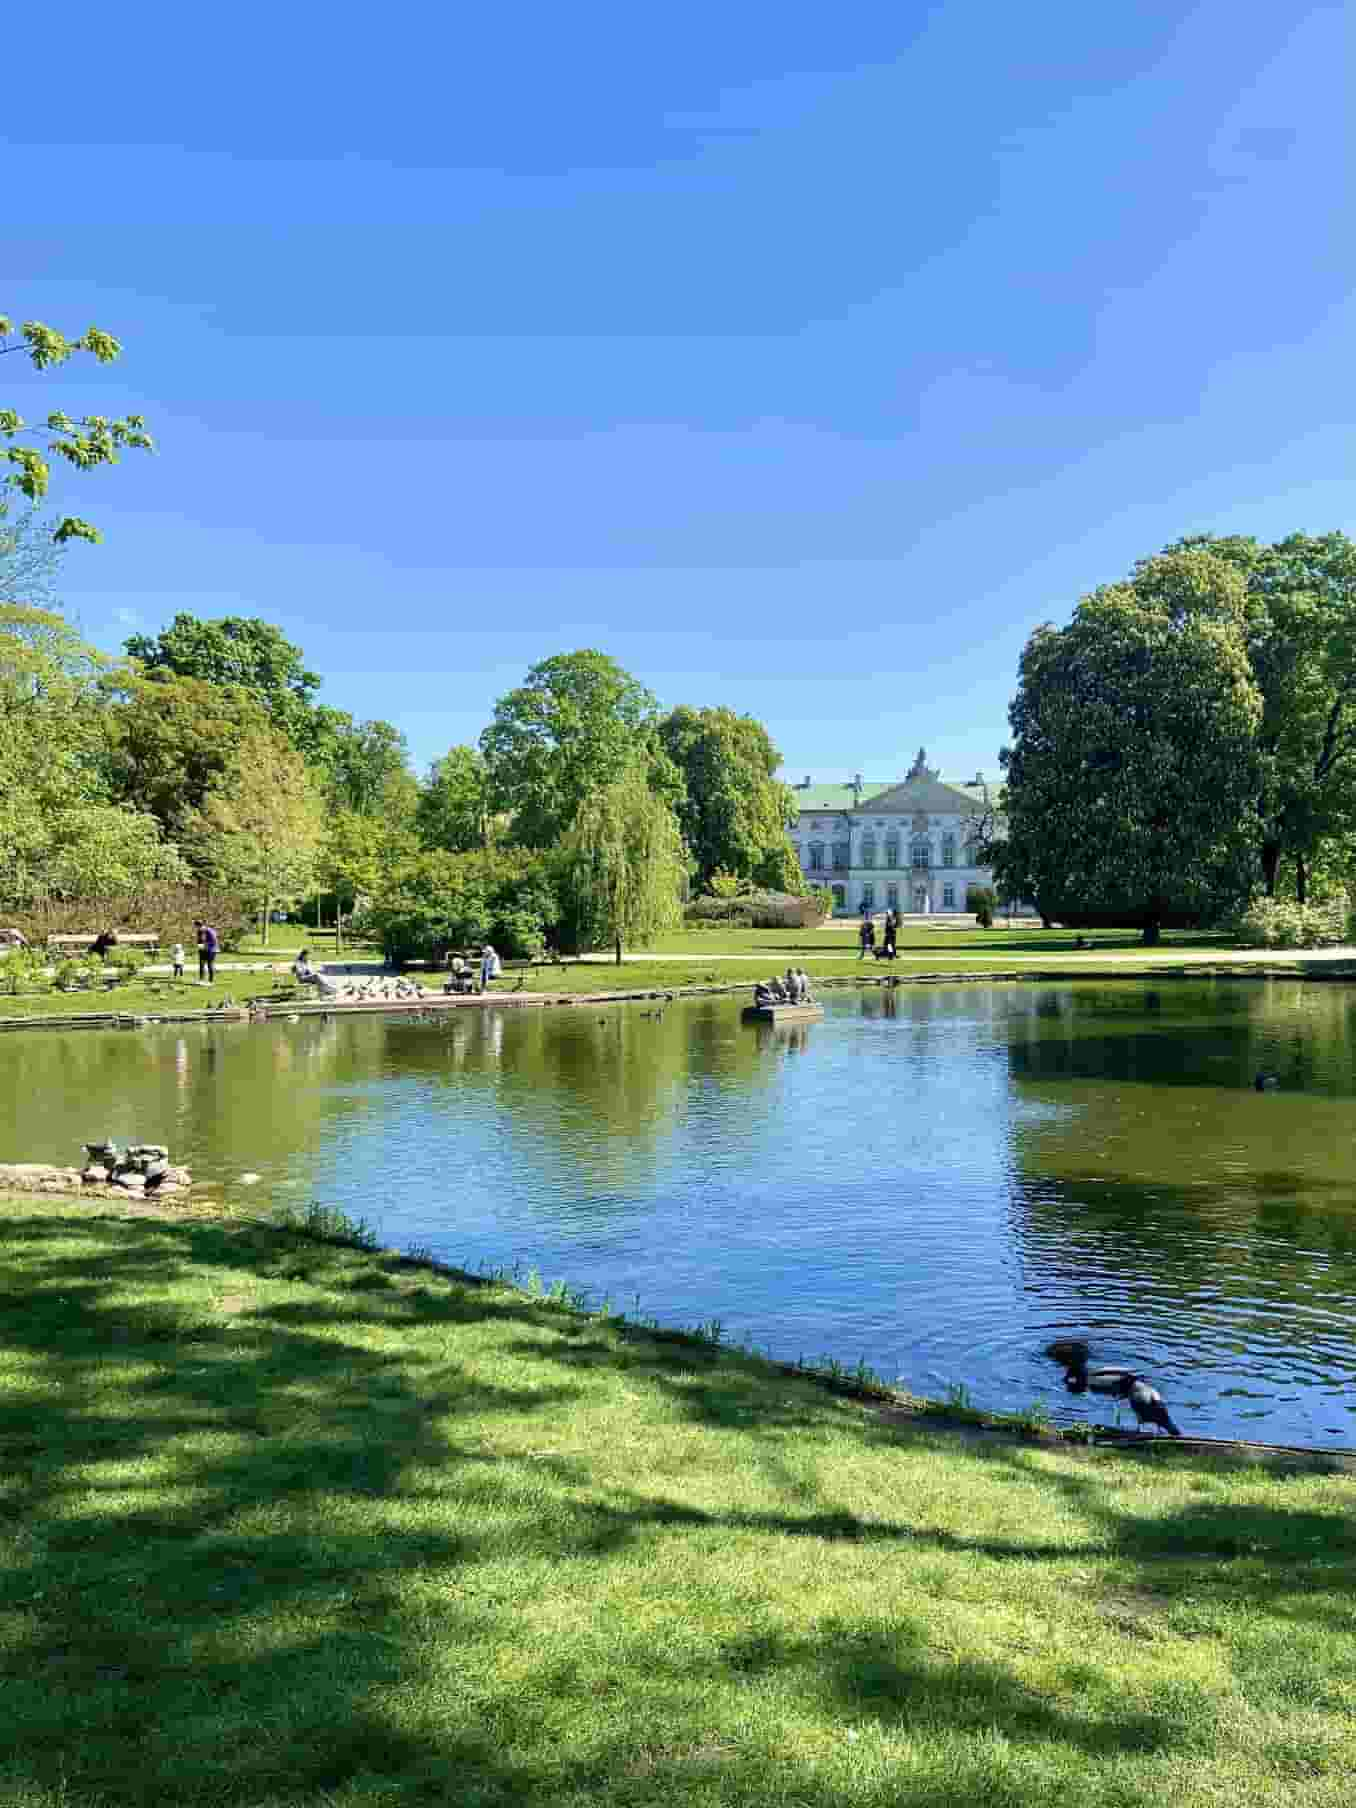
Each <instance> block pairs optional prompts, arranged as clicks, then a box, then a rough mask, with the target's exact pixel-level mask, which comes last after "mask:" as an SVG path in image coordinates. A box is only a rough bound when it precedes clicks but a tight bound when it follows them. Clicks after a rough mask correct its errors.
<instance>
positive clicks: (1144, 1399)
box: [1045, 1338, 1182, 1438]
mask: <svg viewBox="0 0 1356 1808" xmlns="http://www.w3.org/2000/svg"><path fill="white" fill-rule="evenodd" d="M1045 1353H1046V1355H1047V1356H1052V1357H1054V1359H1055V1361H1056V1362H1062V1363H1063V1364H1064V1365H1065V1370H1066V1373H1065V1376H1064V1385H1065V1387H1066V1388H1067V1389H1068V1390H1069V1392H1070V1393H1071V1394H1084V1393H1093V1394H1108V1395H1110V1396H1111V1398H1112V1399H1114V1400H1116V1401H1117V1402H1119V1401H1121V1400H1128V1401H1129V1402H1130V1410H1131V1411H1132V1412H1133V1413H1134V1415H1135V1422H1136V1424H1137V1425H1138V1427H1139V1429H1140V1430H1141V1431H1142V1430H1143V1429H1144V1427H1145V1426H1146V1425H1154V1426H1157V1427H1159V1428H1161V1429H1162V1430H1163V1431H1166V1432H1167V1433H1168V1434H1169V1435H1170V1436H1171V1437H1174V1438H1180V1437H1181V1435H1182V1433H1181V1430H1180V1429H1179V1427H1178V1426H1177V1424H1176V1423H1175V1421H1174V1419H1173V1417H1172V1414H1171V1413H1170V1412H1169V1411H1168V1408H1167V1403H1166V1401H1165V1400H1164V1398H1163V1396H1162V1394H1160V1393H1159V1391H1158V1389H1157V1388H1156V1387H1154V1386H1152V1385H1151V1384H1150V1383H1149V1382H1147V1381H1146V1380H1145V1379H1144V1378H1143V1376H1142V1375H1137V1374H1136V1373H1135V1371H1134V1370H1133V1369H1123V1368H1116V1367H1114V1366H1112V1365H1110V1364H1107V1365H1099V1366H1098V1367H1096V1368H1091V1367H1089V1365H1088V1355H1089V1350H1088V1346H1087V1344H1086V1343H1084V1342H1083V1340H1082V1339H1081V1338H1060V1339H1057V1340H1056V1341H1055V1342H1054V1343H1052V1344H1049V1345H1047V1347H1046V1352H1045Z"/></svg>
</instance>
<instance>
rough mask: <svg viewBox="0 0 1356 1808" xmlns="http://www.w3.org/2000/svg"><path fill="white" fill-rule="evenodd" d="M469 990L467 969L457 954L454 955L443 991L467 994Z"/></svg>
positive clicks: (469, 979) (469, 983)
mask: <svg viewBox="0 0 1356 1808" xmlns="http://www.w3.org/2000/svg"><path fill="white" fill-rule="evenodd" d="M470 990H471V975H470V972H469V971H468V969H467V966H466V962H465V961H464V960H463V959H462V958H461V956H460V955H459V954H454V955H453V956H452V971H451V973H450V974H449V975H448V978H447V981H446V983H445V984H444V986H443V991H444V992H469V991H470Z"/></svg>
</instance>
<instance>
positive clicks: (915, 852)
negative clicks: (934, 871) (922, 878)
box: [909, 841, 932, 872]
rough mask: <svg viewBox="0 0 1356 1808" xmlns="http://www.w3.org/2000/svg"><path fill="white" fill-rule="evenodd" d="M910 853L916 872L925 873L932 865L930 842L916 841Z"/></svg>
mask: <svg viewBox="0 0 1356 1808" xmlns="http://www.w3.org/2000/svg"><path fill="white" fill-rule="evenodd" d="M909 851H910V853H911V854H912V856H913V866H914V871H915V872H919V871H923V870H925V869H926V868H927V867H929V866H931V865H932V846H931V843H930V842H926V841H915V842H914V844H913V847H912V848H911V849H910V850H909Z"/></svg>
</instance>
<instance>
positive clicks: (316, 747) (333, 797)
mask: <svg viewBox="0 0 1356 1808" xmlns="http://www.w3.org/2000/svg"><path fill="white" fill-rule="evenodd" d="M301 721H302V723H303V724H305V726H304V727H303V728H302V730H301V731H300V732H296V731H295V729H289V733H291V734H292V739H293V741H294V742H296V743H297V745H298V746H300V748H301V751H302V752H303V753H304V754H305V755H306V757H307V760H308V761H309V762H310V764H311V765H312V766H313V767H314V768H315V770H316V771H317V772H318V773H319V774H321V775H322V782H323V785H324V789H325V794H326V798H327V800H328V802H329V804H330V807H331V808H332V809H336V810H352V811H354V812H355V813H356V814H357V815H359V816H371V817H379V818H381V819H382V820H383V821H386V822H393V821H401V822H403V821H404V820H405V819H406V818H408V817H409V816H410V815H411V814H412V812H413V809H414V804H415V798H416V790H415V780H414V775H413V773H412V772H411V771H410V769H409V749H408V747H407V746H406V744H405V737H404V735H403V734H402V733H401V732H400V730H399V729H398V728H395V727H393V726H392V724H391V723H389V722H383V721H381V720H380V719H378V720H376V721H372V722H355V721H354V720H353V717H352V716H350V715H349V714H348V712H347V711H346V710H342V709H330V708H329V707H328V706H326V705H325V704H320V705H318V706H317V707H316V708H315V709H314V710H312V711H311V715H310V720H309V723H306V718H305V717H302V718H301Z"/></svg>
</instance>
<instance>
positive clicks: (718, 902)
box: [683, 891, 832, 929]
mask: <svg viewBox="0 0 1356 1808" xmlns="http://www.w3.org/2000/svg"><path fill="white" fill-rule="evenodd" d="M831 896H832V894H830V897H831ZM823 916H824V912H823V909H822V907H821V905H820V904H819V903H818V902H817V900H816V899H815V898H814V897H809V898H797V897H793V896H792V895H791V893H790V892H785V891H755V892H750V893H749V894H748V896H747V897H743V898H694V899H693V901H692V902H691V903H690V904H689V905H688V907H687V909H686V910H685V911H684V912H683V921H684V922H685V923H688V924H690V925H692V926H693V927H695V928H702V927H711V928H718V929H719V928H731V929H809V928H813V927H814V926H815V925H816V924H818V923H820V922H822V920H823Z"/></svg>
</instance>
